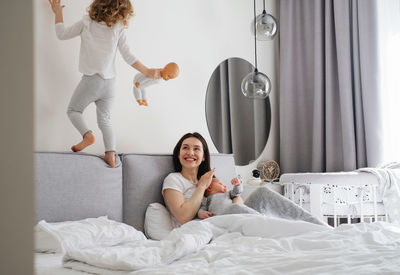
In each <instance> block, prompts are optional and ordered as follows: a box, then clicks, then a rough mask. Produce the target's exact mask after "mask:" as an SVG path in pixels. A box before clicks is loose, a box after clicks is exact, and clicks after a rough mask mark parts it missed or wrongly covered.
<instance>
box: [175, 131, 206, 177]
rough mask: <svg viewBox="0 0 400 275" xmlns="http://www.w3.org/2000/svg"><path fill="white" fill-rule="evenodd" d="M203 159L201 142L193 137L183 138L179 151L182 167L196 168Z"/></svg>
mask: <svg viewBox="0 0 400 275" xmlns="http://www.w3.org/2000/svg"><path fill="white" fill-rule="evenodd" d="M203 160H204V151H203V144H202V143H201V141H200V140H198V139H197V138H195V137H189V138H187V139H184V140H183V142H182V145H181V149H180V151H179V161H180V162H181V165H182V168H186V169H192V168H198V167H199V166H200V164H201V162H202V161H203Z"/></svg>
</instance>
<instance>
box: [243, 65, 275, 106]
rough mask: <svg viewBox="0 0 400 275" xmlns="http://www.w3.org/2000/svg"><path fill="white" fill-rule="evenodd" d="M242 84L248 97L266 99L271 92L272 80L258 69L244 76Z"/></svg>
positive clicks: (244, 93)
mask: <svg viewBox="0 0 400 275" xmlns="http://www.w3.org/2000/svg"><path fill="white" fill-rule="evenodd" d="M241 86H242V93H243V95H244V96H245V97H248V98H254V99H264V98H267V97H268V96H269V94H270V93H271V81H270V80H269V78H268V76H266V75H265V74H263V73H260V72H258V71H257V69H256V70H255V71H254V72H251V73H249V74H248V75H246V76H245V77H244V78H243V80H242V85H241Z"/></svg>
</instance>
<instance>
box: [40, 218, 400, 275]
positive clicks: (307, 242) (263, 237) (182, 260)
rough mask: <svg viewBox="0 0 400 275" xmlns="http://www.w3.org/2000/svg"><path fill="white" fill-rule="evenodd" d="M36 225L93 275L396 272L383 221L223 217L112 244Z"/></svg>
mask: <svg viewBox="0 0 400 275" xmlns="http://www.w3.org/2000/svg"><path fill="white" fill-rule="evenodd" d="M42 226H44V227H46V230H47V231H49V232H51V233H52V234H54V235H55V236H57V238H58V240H59V241H60V243H61V245H62V246H63V248H64V250H65V255H64V257H63V265H64V267H67V268H72V269H74V270H79V271H85V272H89V273H95V274H127V273H129V274H188V273H189V274H323V273H326V274H332V273H341V274H343V273H352V275H353V274H377V273H379V274H399V272H400V228H399V227H396V226H394V225H391V224H389V223H384V222H377V223H372V224H364V223H361V224H353V225H341V226H339V227H338V228H336V229H332V228H330V227H325V226H321V225H315V224H311V223H307V222H302V221H289V220H283V219H279V218H271V217H265V216H259V215H224V216H215V217H212V218H209V219H207V220H204V221H192V222H189V223H187V224H185V225H183V226H182V227H180V228H177V229H175V230H174V231H172V232H171V234H170V235H169V236H168V237H167V238H166V239H164V240H162V241H151V240H145V239H143V238H142V236H141V235H140V234H136V233H135V234H136V235H135V234H133V235H132V236H127V235H126V234H124V235H121V234H119V235H120V236H122V237H123V238H122V239H121V240H120V241H118V240H114V242H113V243H110V239H109V236H110V235H112V232H109V233H107V232H104V230H103V229H101V230H100V231H99V232H100V233H99V232H96V230H92V232H91V234H92V235H93V236H92V237H89V238H88V237H86V238H84V239H79V238H78V239H79V240H78V239H77V238H76V236H74V237H71V234H69V235H68V234H66V233H65V232H61V233H60V232H57V229H56V228H54V229H53V228H52V227H51V226H49V224H46V223H42ZM110 230H112V229H110ZM132 232H133V231H132ZM132 232H131V233H132ZM131 233H129V234H131ZM72 235H73V234H72ZM102 235H103V236H106V238H105V239H104V240H103V239H102Z"/></svg>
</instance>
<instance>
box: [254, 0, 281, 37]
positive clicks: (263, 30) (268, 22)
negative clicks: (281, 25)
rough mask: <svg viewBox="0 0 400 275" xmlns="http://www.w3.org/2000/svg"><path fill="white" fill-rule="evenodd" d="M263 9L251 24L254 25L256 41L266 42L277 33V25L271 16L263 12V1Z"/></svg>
mask: <svg viewBox="0 0 400 275" xmlns="http://www.w3.org/2000/svg"><path fill="white" fill-rule="evenodd" d="M263 4H264V9H263V12H262V13H261V14H259V15H258V16H257V18H256V20H255V21H254V22H253V24H254V23H255V25H256V32H257V40H260V41H267V40H272V39H274V37H275V36H276V34H277V33H278V23H277V21H276V19H275V17H273V16H272V15H271V14H268V13H267V12H266V10H265V0H264V1H263Z"/></svg>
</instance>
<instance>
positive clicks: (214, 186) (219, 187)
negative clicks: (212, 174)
mask: <svg viewBox="0 0 400 275" xmlns="http://www.w3.org/2000/svg"><path fill="white" fill-rule="evenodd" d="M226 190H227V188H226V185H225V184H224V183H223V182H222V180H220V179H219V178H213V179H212V180H211V184H210V186H208V188H207V189H206V192H205V193H204V194H205V196H206V197H208V196H210V195H213V194H216V193H225V192H226Z"/></svg>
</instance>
